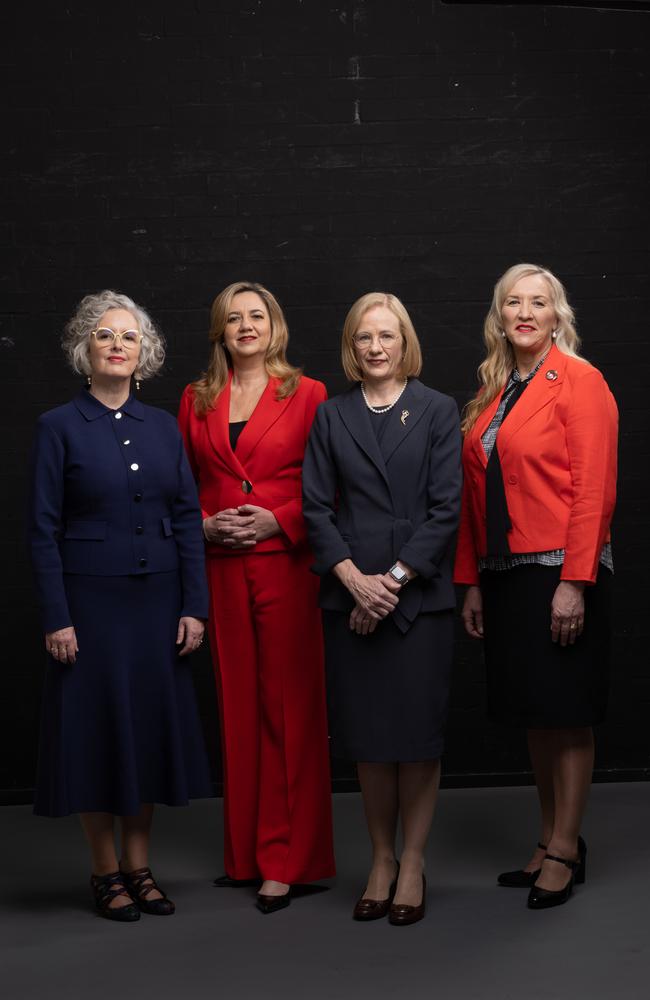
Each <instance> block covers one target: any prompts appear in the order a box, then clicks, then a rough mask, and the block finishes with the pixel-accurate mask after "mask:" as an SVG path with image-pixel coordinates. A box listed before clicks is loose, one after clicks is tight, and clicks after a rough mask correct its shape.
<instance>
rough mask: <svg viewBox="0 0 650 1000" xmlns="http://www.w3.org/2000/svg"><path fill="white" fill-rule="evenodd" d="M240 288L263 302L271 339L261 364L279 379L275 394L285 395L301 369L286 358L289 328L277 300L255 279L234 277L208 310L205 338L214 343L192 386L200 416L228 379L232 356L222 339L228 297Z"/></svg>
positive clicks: (293, 386)
mask: <svg viewBox="0 0 650 1000" xmlns="http://www.w3.org/2000/svg"><path fill="white" fill-rule="evenodd" d="M241 292H255V294H256V295H259V297H260V298H261V299H262V301H263V303H264V305H265V306H266V308H267V310H268V313H269V319H270V322H271V340H270V342H269V346H268V348H267V351H266V357H265V359H264V364H265V367H266V370H267V372H268V374H269V376H271V377H273V378H277V379H279V380H280V385H279V386H278V389H277V398H278V399H286V398H287V396H291V395H293V393H294V392H295V391H296V389H297V388H298V383H299V382H300V379H301V376H302V369H300V368H294V366H293V365H291V364H289V362H288V361H287V345H288V343H289V328H288V326H287V321H286V319H285V317H284V313H283V312H282V308H281V306H280V303H279V302H278V300H277V299H276V298H275V296H274V295H273V294H272V293H271V292H270V291H269V290H268V288H265V287H264V285H260V284H258V283H257V282H256V281H235V282H233V284H232V285H228V287H227V288H224V290H223V291H222V292H220V293H219V295H217V297H216V299H215V300H214V302H213V303H212V309H211V310H210V331H209V338H210V340H211V341H212V343H213V345H214V347H213V349H212V356H211V358H210V363H209V364H208V369H207V371H205V372H203V374H202V375H201V377H200V378H198V379H197V380H196V382H193V383H192V388H193V390H194V410H195V412H196V413H197V414H198V415H199V416H204V415H205V414H206V413H207V412H208V411H209V410H211V409H212V407H213V406H214V404H215V402H216V400H217V398H218V396H219V395H220V393H221V392H222V391H223V389H224V388H225V386H226V384H227V382H228V372H229V371H230V370H232V359H231V357H230V353H229V351H228V348H227V347H226V344H225V340H224V332H225V329H226V322H227V320H228V314H229V312H230V311H231V308H232V300H233V299H234V297H235V295H239V294H240V293H241Z"/></svg>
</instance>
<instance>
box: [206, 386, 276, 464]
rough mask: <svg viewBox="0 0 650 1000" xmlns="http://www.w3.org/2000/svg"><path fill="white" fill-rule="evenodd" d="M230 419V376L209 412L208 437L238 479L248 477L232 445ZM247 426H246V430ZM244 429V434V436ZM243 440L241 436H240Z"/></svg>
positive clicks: (207, 420)
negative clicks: (229, 427)
mask: <svg viewBox="0 0 650 1000" xmlns="http://www.w3.org/2000/svg"><path fill="white" fill-rule="evenodd" d="M267 388H268V387H267ZM229 421H230V378H229V379H228V382H227V383H226V385H225V386H224V389H223V392H222V393H221V395H220V396H219V397H218V399H217V403H216V406H215V407H214V409H213V410H211V411H210V412H209V413H208V416H207V419H206V422H207V427H208V437H209V438H210V443H211V444H212V447H213V448H214V450H215V452H216V453H217V455H218V456H219V458H220V459H221V461H222V462H223V463H224V465H226V466H227V467H228V468H229V469H230V470H231V471H232V472H234V473H235V474H236V476H237V477H238V479H242V480H243V479H247V478H248V476H247V475H246V470H245V469H244V467H243V466H242V463H241V461H240V459H239V457H238V455H236V454H235V452H234V451H233V450H232V448H231V447H230V433H229V429H228V424H229ZM245 430H246V428H244V431H245ZM243 433H244V432H243V431H242V436H243ZM240 440H241V438H240Z"/></svg>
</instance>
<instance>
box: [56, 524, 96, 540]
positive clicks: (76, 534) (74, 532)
mask: <svg viewBox="0 0 650 1000" xmlns="http://www.w3.org/2000/svg"><path fill="white" fill-rule="evenodd" d="M63 537H64V538H74V539H77V540H79V541H89V542H91V541H92V542H103V541H104V539H105V538H106V521H68V523H67V524H66V526H65V532H64V534H63Z"/></svg>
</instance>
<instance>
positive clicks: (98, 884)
mask: <svg viewBox="0 0 650 1000" xmlns="http://www.w3.org/2000/svg"><path fill="white" fill-rule="evenodd" d="M90 885H91V887H92V890H93V894H94V896H95V906H96V908H97V910H98V912H99V913H100V914H101V915H102V917H106V919H107V920H120V921H122V922H123V923H132V922H133V921H134V920H139V919H140V910H139V909H138V907H137V906H136V905H135V903H133V902H131V903H126V904H125V905H124V906H111V903H112V901H113V900H114V899H116V898H117V897H118V896H127V897H128V896H129V895H130V893H129V891H128V889H127V887H126V885H125V884H124V878H123V876H122V872H111V873H110V874H109V875H91V877H90Z"/></svg>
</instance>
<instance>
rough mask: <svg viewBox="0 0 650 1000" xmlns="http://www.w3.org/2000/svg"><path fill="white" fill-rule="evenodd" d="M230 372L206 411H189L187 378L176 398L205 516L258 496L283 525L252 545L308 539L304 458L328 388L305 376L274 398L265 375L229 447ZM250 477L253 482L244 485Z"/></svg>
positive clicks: (262, 547) (283, 545)
mask: <svg viewBox="0 0 650 1000" xmlns="http://www.w3.org/2000/svg"><path fill="white" fill-rule="evenodd" d="M231 378H232V377H231ZM231 378H229V380H228V384H227V385H226V387H225V389H224V390H223V392H222V393H221V395H220V396H219V397H218V399H217V401H216V404H215V406H214V409H213V410H211V411H210V412H209V413H208V414H207V415H206V416H203V417H199V416H197V415H196V413H195V412H194V396H193V391H192V387H191V386H189V385H188V386H187V388H186V389H185V390H184V392H183V396H182V398H181V404H180V410H179V414H178V422H179V425H180V429H181V433H182V435H183V438H184V440H185V447H186V449H187V454H188V458H189V460H190V465H191V466H192V470H193V472H194V476H195V478H196V479H197V481H198V484H199V498H200V501H201V508H202V513H203V517H204V518H205V517H208V516H209V515H211V514H216V513H217V511H220V510H224V509H225V508H226V507H240V506H241V505H242V504H245V503H252V504H256V505H257V506H258V507H266V508H267V509H268V510H272V511H273V513H274V514H275V516H276V518H277V521H278V524H279V525H280V527H281V529H282V533H281V534H279V535H274V536H273V538H267V539H266V540H265V541H263V542H260V543H259V544H258V545H256V546H255V550H254V551H255V552H256V553H258V552H260V553H261V552H278V551H287V550H288V549H291V548H292V547H294V546H296V545H299V544H301V543H304V544H306V541H307V532H306V529H305V522H304V520H303V516H302V499H301V485H302V460H303V456H304V453H305V445H306V443H307V438H308V436H309V431H310V428H311V425H312V422H313V419H314V415H315V413H316V409H317V407H318V405H319V404H320V403H322V402H323V401H324V400H325V399H326V398H327V390H326V389H325V386H324V385H323V383H322V382H315V381H314V380H313V379H310V378H306V377H305V376H303V377H302V378H301V379H300V382H299V383H298V388H297V389H296V391H295V392H294V394H293V395H292V396H289V397H288V398H287V399H276V390H277V387H278V384H279V382H278V379H276V378H270V379H269V383H268V385H267V387H266V389H265V390H264V392H263V393H262V396H261V398H260V401H259V403H258V404H257V406H256V407H255V410H254V411H253V414H252V416H251V418H250V420H249V421H248V423H247V424H246V426H245V427H244V429H243V431H242V432H241V435H240V437H239V440H238V442H237V450H236V452H233V450H232V448H231V447H230V440H229V435H228V421H229V409H230V383H231ZM245 484H246V486H245ZM249 484H250V485H252V490H251V491H250V492H246V489H247V488H248V485H249ZM207 552H208V554H209V555H213V556H224V555H226V556H229V555H233V554H237V553H233V552H232V551H230V550H229V549H226V548H224V547H223V546H221V545H210V544H208V546H207Z"/></svg>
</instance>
